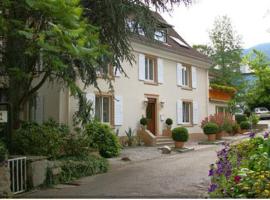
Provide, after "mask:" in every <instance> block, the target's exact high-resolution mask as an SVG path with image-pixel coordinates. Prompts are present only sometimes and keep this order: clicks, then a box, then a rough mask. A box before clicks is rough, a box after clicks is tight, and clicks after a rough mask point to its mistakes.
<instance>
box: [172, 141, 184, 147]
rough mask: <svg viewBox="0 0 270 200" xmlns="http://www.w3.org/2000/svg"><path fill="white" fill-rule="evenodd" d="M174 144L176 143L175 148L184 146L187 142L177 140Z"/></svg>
mask: <svg viewBox="0 0 270 200" xmlns="http://www.w3.org/2000/svg"><path fill="white" fill-rule="evenodd" d="M174 144H175V148H183V147H184V144H185V142H179V141H175V142H174Z"/></svg>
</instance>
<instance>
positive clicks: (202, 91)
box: [68, 43, 208, 135]
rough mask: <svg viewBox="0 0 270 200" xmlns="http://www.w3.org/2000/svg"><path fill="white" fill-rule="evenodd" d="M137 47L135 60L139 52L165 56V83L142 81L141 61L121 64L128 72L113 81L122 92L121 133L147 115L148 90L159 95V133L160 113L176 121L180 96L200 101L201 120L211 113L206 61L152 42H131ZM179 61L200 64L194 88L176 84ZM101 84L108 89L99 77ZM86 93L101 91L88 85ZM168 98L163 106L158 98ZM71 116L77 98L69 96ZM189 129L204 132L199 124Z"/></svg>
mask: <svg viewBox="0 0 270 200" xmlns="http://www.w3.org/2000/svg"><path fill="white" fill-rule="evenodd" d="M132 46H133V49H134V56H135V60H136V61H138V56H139V53H143V54H149V55H153V56H157V57H159V58H162V59H163V64H164V69H163V71H164V83H163V84H159V85H148V84H145V83H144V81H139V78H138V76H139V68H138V63H134V64H133V65H132V66H131V65H130V64H129V63H128V62H124V63H123V64H122V67H123V69H124V70H125V72H126V73H127V75H128V78H127V77H124V76H123V75H122V76H121V77H115V81H114V83H113V85H114V90H115V93H114V95H120V96H122V97H123V125H122V126H117V127H115V128H118V129H119V130H120V135H125V130H127V129H128V127H131V128H132V129H135V130H136V129H137V128H138V127H139V120H140V118H141V116H142V115H144V116H145V112H146V106H145V105H144V103H143V100H144V98H145V94H153V95H158V102H157V103H158V109H159V111H158V112H159V113H158V114H157V115H158V116H157V120H158V130H157V133H158V134H159V135H161V134H162V130H163V127H164V122H162V121H160V114H162V115H163V116H164V119H166V118H168V117H170V118H172V119H173V121H174V124H173V127H175V126H180V125H177V124H176V115H177V114H176V102H177V100H182V99H185V100H191V101H197V102H198V105H199V122H200V121H201V120H202V119H203V118H204V117H205V116H207V115H208V70H207V64H206V63H204V62H201V61H198V60H195V59H193V58H187V57H182V56H179V55H176V54H173V53H168V52H165V51H161V50H159V49H154V48H151V47H149V46H145V45H142V44H138V43H132ZM176 63H186V64H190V65H192V66H196V67H197V88H196V89H192V90H185V89H183V88H181V87H180V86H177V76H176ZM99 87H100V88H101V90H102V92H107V91H109V88H108V84H107V83H106V82H105V81H104V80H102V79H100V80H99ZM85 92H87V93H95V92H98V90H97V89H95V88H93V87H88V88H86V89H85ZM160 100H162V101H164V102H165V104H164V106H163V107H161V106H160V103H159V101H160ZM68 101H69V102H68V109H69V112H68V115H69V116H68V118H69V124H72V115H73V113H74V112H75V111H76V109H77V102H76V100H74V99H73V98H69V100H68ZM187 128H188V129H189V132H190V133H198V132H202V130H201V128H200V127H199V124H198V125H193V126H190V127H187Z"/></svg>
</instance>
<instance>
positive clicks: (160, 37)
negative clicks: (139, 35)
mask: <svg viewBox="0 0 270 200" xmlns="http://www.w3.org/2000/svg"><path fill="white" fill-rule="evenodd" d="M154 38H155V40H157V41H160V42H164V43H165V42H167V33H166V30H157V31H155V35H154Z"/></svg>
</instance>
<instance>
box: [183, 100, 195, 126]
mask: <svg viewBox="0 0 270 200" xmlns="http://www.w3.org/2000/svg"><path fill="white" fill-rule="evenodd" d="M185 104H187V105H189V121H186V120H185V119H186V118H187V117H186V115H185V114H186V110H185V109H186V108H185V106H184V105H185ZM192 115H193V113H192V102H190V101H183V102H182V116H183V117H182V124H192Z"/></svg>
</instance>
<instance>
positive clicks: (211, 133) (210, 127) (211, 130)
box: [203, 122, 219, 141]
mask: <svg viewBox="0 0 270 200" xmlns="http://www.w3.org/2000/svg"><path fill="white" fill-rule="evenodd" d="M203 132H204V134H205V135H207V137H208V141H215V140H216V134H217V133H218V132H219V127H218V125H217V124H215V123H213V122H208V123H207V124H205V126H204V127H203Z"/></svg>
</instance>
